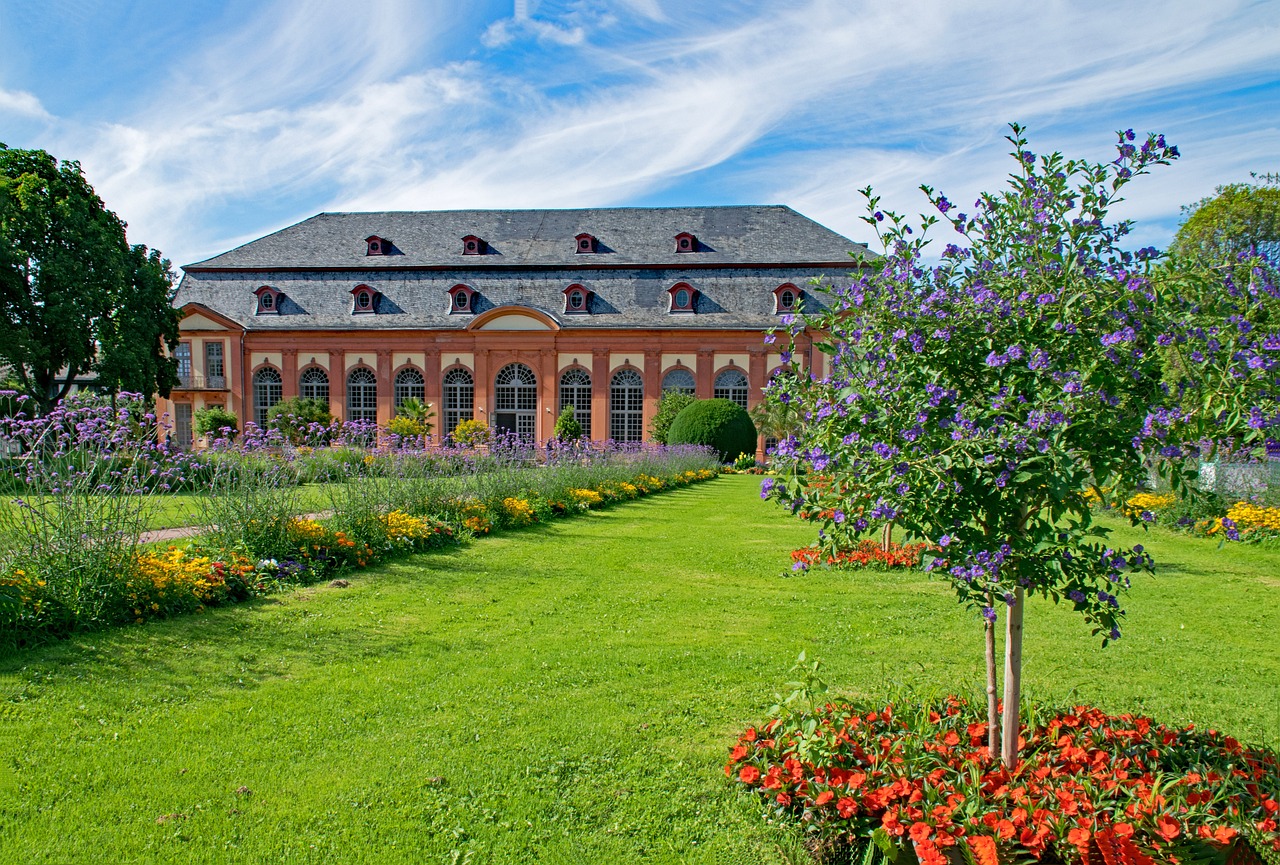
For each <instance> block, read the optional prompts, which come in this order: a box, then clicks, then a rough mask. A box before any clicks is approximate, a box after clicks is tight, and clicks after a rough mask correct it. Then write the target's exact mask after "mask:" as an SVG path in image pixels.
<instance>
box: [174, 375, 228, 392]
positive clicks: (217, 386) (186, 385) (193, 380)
mask: <svg viewBox="0 0 1280 865" xmlns="http://www.w3.org/2000/svg"><path fill="white" fill-rule="evenodd" d="M226 389H227V377H226V376H225V375H192V374H191V373H187V374H186V375H179V376H178V390H226Z"/></svg>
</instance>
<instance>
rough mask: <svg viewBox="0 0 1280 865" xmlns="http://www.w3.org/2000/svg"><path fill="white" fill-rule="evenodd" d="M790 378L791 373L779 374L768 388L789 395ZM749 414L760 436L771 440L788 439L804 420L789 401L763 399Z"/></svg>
mask: <svg viewBox="0 0 1280 865" xmlns="http://www.w3.org/2000/svg"><path fill="white" fill-rule="evenodd" d="M789 378H791V373H790V372H782V373H779V374H778V375H777V376H776V377H775V381H773V382H770V383H769V385H768V388H771V389H772V390H773V391H775V392H777V393H788V392H790V390H791V389H792V387H791V384H790V382H788V381H787V380H788V379H789ZM767 392H768V390H766V393H767ZM749 413H750V415H751V420H752V422H753V423H754V424H755V425H756V429H758V430H759V431H760V434H761V435H763V436H764V437H765V438H771V439H783V438H786V437H787V436H789V435H791V434H792V433H794V432H795V431H796V430H797V429H799V427H800V423H801V421H802V420H803V419H802V418H801V417H800V412H799V410H798V409H797V408H796V406H795V404H794V403H792V402H790V401H789V400H788V401H786V402H783V401H782V400H780V399H762V400H761V401H760V402H758V403H756V404H755V406H754V407H753V408H752V409H751V410H750V412H749Z"/></svg>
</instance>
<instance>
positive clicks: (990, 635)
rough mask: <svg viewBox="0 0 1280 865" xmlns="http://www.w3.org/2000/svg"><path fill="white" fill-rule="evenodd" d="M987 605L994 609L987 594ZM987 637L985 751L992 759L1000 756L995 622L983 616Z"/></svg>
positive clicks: (993, 604)
mask: <svg viewBox="0 0 1280 865" xmlns="http://www.w3.org/2000/svg"><path fill="white" fill-rule="evenodd" d="M987 605H988V606H990V607H992V608H993V609H994V607H995V598H993V597H991V595H987ZM982 621H983V626H984V627H983V630H984V631H986V638H987V753H988V754H990V755H991V759H992V760H996V759H998V758H999V757H1000V700H999V697H998V695H997V693H996V623H995V622H991V621H987V619H986V618H985V617H984V618H983V620H982Z"/></svg>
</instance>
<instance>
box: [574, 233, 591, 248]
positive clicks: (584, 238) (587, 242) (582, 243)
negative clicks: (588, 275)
mask: <svg viewBox="0 0 1280 865" xmlns="http://www.w3.org/2000/svg"><path fill="white" fill-rule="evenodd" d="M574 240H576V241H577V242H578V245H577V246H576V247H575V248H574V250H573V251H574V252H575V253H587V252H595V251H596V238H595V235H592V234H586V233H585V232H584V233H582V234H579V235H577V236H576V237H574Z"/></svg>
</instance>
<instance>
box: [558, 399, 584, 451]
mask: <svg viewBox="0 0 1280 865" xmlns="http://www.w3.org/2000/svg"><path fill="white" fill-rule="evenodd" d="M551 434H552V435H553V436H554V437H556V438H557V439H559V440H560V441H562V442H563V441H572V440H574V439H580V438H582V424H580V423H578V419H577V417H575V415H574V409H573V406H571V405H567V406H565V407H564V410H563V411H561V412H560V417H558V418H556V425H555V428H554V429H553V430H552V431H551Z"/></svg>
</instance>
